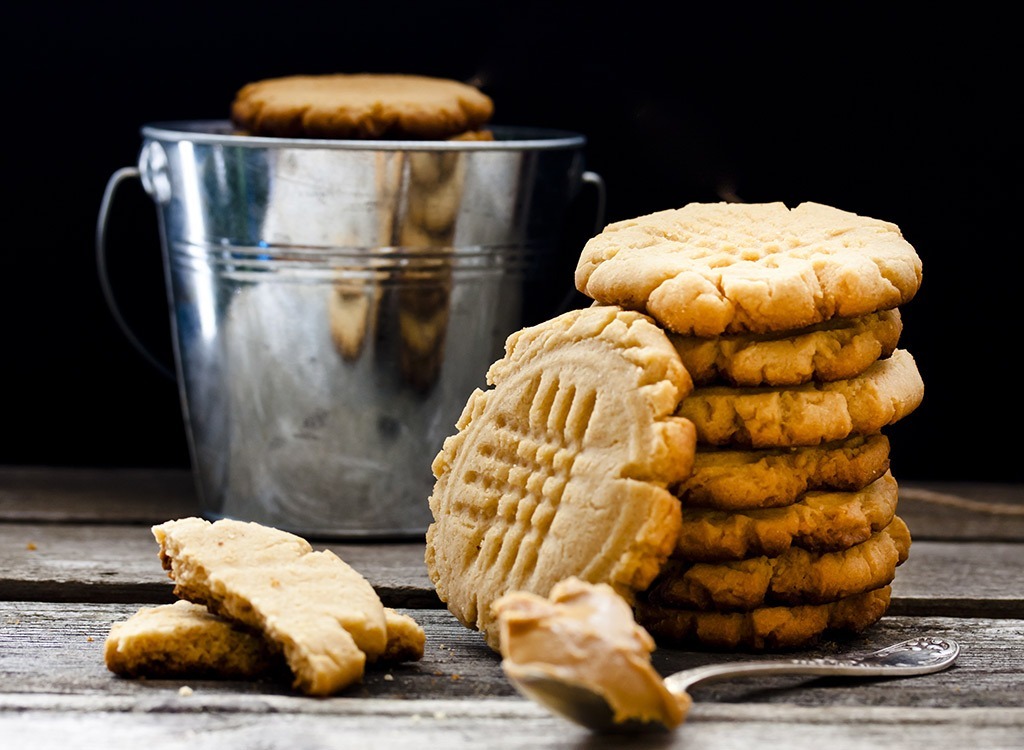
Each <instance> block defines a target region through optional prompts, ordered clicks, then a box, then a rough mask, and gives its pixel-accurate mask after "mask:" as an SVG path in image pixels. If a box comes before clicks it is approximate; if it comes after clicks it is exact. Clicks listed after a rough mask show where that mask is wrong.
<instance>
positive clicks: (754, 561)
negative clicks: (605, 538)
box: [644, 516, 910, 611]
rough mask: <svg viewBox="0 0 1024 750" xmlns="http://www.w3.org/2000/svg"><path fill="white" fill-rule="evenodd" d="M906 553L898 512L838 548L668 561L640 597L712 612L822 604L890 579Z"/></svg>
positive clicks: (904, 530)
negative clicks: (886, 522)
mask: <svg viewBox="0 0 1024 750" xmlns="http://www.w3.org/2000/svg"><path fill="white" fill-rule="evenodd" d="M909 551H910V531H909V529H907V525H906V524H905V523H904V522H903V519H901V518H900V517H899V516H896V517H895V518H893V520H892V522H891V523H890V524H889V525H888V526H886V527H885V528H884V529H882V530H881V531H879V532H877V533H875V534H873V535H872V536H871V537H869V538H868V539H867V540H865V541H863V542H861V543H860V544H856V545H854V546H852V547H849V548H847V549H844V550H839V551H836V552H810V551H808V550H805V549H801V548H800V547H790V548H789V549H788V550H786V551H785V552H783V553H782V554H781V555H779V556H778V557H764V556H760V557H752V558H747V559H745V560H737V561H735V562H723V563H684V562H681V561H670V562H669V564H668V565H667V566H666V567H665V570H663V571H662V573H661V575H660V576H658V579H657V580H656V581H655V582H654V584H653V585H652V586H651V588H650V589H649V590H648V591H647V592H646V593H645V595H644V596H645V598H646V599H647V600H648V601H651V602H655V603H657V604H662V605H664V606H669V607H682V608H687V609H705V610H716V611H732V610H751V609H755V608H757V607H763V606H769V605H773V604H786V605H791V606H792V605H797V604H823V603H825V602H831V601H836V600H837V599H842V598H844V597H847V596H852V595H853V594H860V593H863V592H865V591H870V590H872V589H877V588H880V587H882V586H887V585H888V584H890V583H892V581H893V579H894V578H895V577H896V568H897V567H898V566H900V565H902V564H903V563H904V562H906V559H907V555H908V553H909Z"/></svg>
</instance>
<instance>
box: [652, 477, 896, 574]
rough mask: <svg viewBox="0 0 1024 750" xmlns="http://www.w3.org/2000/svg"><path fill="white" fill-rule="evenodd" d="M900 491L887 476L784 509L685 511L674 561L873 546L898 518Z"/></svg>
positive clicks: (808, 498)
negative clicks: (874, 536) (872, 541)
mask: <svg viewBox="0 0 1024 750" xmlns="http://www.w3.org/2000/svg"><path fill="white" fill-rule="evenodd" d="M898 497H899V488H898V485H897V483H896V480H895V479H894V478H893V476H892V473H891V472H888V471H887V472H886V473H885V474H883V475H882V476H881V477H879V478H878V479H876V480H875V481H874V482H872V483H871V484H869V485H868V486H867V487H865V488H864V489H863V490H858V491H855V492H820V491H812V492H808V493H806V494H805V495H804V496H803V497H801V498H800V500H799V501H797V502H795V503H793V504H792V505H787V506H785V507H782V508H765V509H760V510H748V511H735V512H726V511H720V510H709V509H706V508H685V507H684V508H683V521H682V528H681V530H680V532H679V542H678V544H677V545H676V550H675V552H674V553H673V554H672V556H673V557H675V558H678V559H681V560H685V561H689V562H722V561H725V560H742V559H744V558H748V557H757V556H759V555H766V556H768V557H778V556H779V555H781V554H782V553H783V552H785V551H786V550H788V549H789V548H790V547H793V546H796V547H802V548H804V549H807V550H811V551H819V552H824V551H835V550H841V549H846V548H848V547H852V546H853V545H855V544H860V543H861V542H863V541H865V540H867V539H868V538H869V537H870V536H871V535H872V534H873V533H875V532H877V531H881V530H882V529H884V528H885V527H886V526H888V525H889V524H890V523H891V522H892V520H893V518H894V517H895V515H896V504H897V501H898Z"/></svg>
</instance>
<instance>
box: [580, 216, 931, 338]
mask: <svg viewBox="0 0 1024 750" xmlns="http://www.w3.org/2000/svg"><path fill="white" fill-rule="evenodd" d="M575 279H576V287H577V288H578V289H579V290H580V291H581V292H583V293H584V294H586V295H587V296H588V297H591V298H592V299H595V300H597V301H598V302H601V303H602V304H616V305H621V306H623V307H626V308H629V309H632V310H640V311H643V312H646V313H647V314H649V315H651V316H652V317H653V318H654V319H655V320H657V321H658V322H659V323H661V325H663V326H664V327H665V328H667V329H669V330H671V331H674V332H676V333H680V334H683V335H686V336H719V335H721V334H723V333H725V334H732V333H744V332H753V333H765V332H769V331H788V330H793V329H797V328H804V327H805V326H810V325H815V324H816V323H821V322H822V321H825V320H831V319H832V318H837V317H838V318H854V317H857V316H860V315H868V314H870V313H873V312H878V311H879V310H891V309H892V308H894V307H898V306H899V305H901V304H904V303H906V302H909V301H910V300H911V299H913V297H914V296H915V294H916V293H917V290H918V288H919V287H920V285H921V259H920V258H919V257H918V255H917V252H916V251H915V250H914V248H913V246H911V245H910V243H909V242H907V241H906V239H904V237H903V234H902V233H901V232H900V229H899V227H897V226H896V225H895V224H892V223H890V222H887V221H880V220H878V219H873V218H870V217H866V216H859V215H857V214H854V213H850V212H848V211H842V210H840V209H837V208H833V207H831V206H826V205H822V204H820V203H812V202H808V203H801V204H800V205H799V206H797V207H796V208H793V209H789V208H787V207H786V206H785V205H784V204H782V203H691V204H689V205H686V206H684V207H682V208H679V209H673V210H668V211H659V212H656V213H652V214H648V215H646V216H640V217H637V218H634V219H627V220H625V221H619V222H616V223H613V224H609V225H608V226H607V227H605V228H604V230H603V231H602V232H600V233H599V234H597V235H596V236H595V237H592V238H591V239H590V240H589V241H588V242H587V244H586V245H585V246H584V248H583V251H582V253H581V254H580V258H579V261H578V264H577V267H576V274H575Z"/></svg>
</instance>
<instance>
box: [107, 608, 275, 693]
mask: <svg viewBox="0 0 1024 750" xmlns="http://www.w3.org/2000/svg"><path fill="white" fill-rule="evenodd" d="M103 657H104V660H105V662H106V665H107V669H109V670H110V671H111V672H114V673H116V674H119V675H122V676H124V677H150V678H156V679H159V678H171V677H197V678H205V677H217V678H222V679H253V678H255V677H259V676H261V675H263V674H266V673H268V672H270V671H271V669H272V668H273V667H274V666H275V663H276V660H279V659H280V654H279V653H278V652H277V651H276V650H275V649H274V648H272V647H271V646H270V644H268V643H267V642H266V641H265V640H264V639H263V637H262V636H261V635H260V634H259V633H258V632H256V631H253V630H250V629H248V628H245V627H242V626H240V625H237V624H235V623H233V622H231V621H229V620H225V619H223V618H221V617H218V616H217V615H215V614H212V613H211V612H210V611H209V610H208V609H207V608H206V607H204V606H203V605H201V604H195V603H193V602H188V601H185V600H179V601H176V602H174V603H173V604H163V605H160V606H157V607H143V608H142V609H140V610H139V611H138V612H136V613H135V614H133V615H132V616H131V617H129V618H128V619H127V620H123V621H121V622H115V623H114V624H113V625H111V626H110V632H109V634H108V635H107V640H106V642H105V643H104V651H103ZM278 666H283V665H278Z"/></svg>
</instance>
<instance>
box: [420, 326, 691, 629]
mask: <svg viewBox="0 0 1024 750" xmlns="http://www.w3.org/2000/svg"><path fill="white" fill-rule="evenodd" d="M505 352H506V353H505V356H504V358H502V359H500V360H498V361H497V362H495V363H494V364H492V365H491V367H490V369H489V371H488V373H487V381H488V384H489V385H491V386H493V387H491V388H490V389H488V390H479V389H478V390H476V391H475V392H474V393H473V394H472V395H471V396H470V398H469V400H468V402H467V404H466V407H465V409H464V411H463V413H462V416H461V417H460V418H459V421H458V423H457V424H456V429H457V432H456V433H455V434H454V435H451V436H449V437H448V438H447V439H446V440H445V443H444V446H443V448H442V450H441V451H440V452H439V453H438V455H437V457H436V458H435V459H434V463H433V471H434V475H435V477H436V480H437V481H436V483H435V485H434V489H433V492H432V494H431V496H430V510H431V512H432V514H433V519H434V520H433V523H431V524H430V526H429V528H428V529H427V534H426V541H427V546H426V555H425V561H426V564H427V569H428V572H429V574H430V578H431V580H432V581H433V582H434V584H435V587H436V590H437V593H438V595H439V596H440V598H441V600H442V601H444V602H445V603H446V604H447V605H448V609H449V610H450V611H451V612H452V613H453V614H454V615H455V616H456V617H457V618H458V620H459V621H460V622H462V623H463V624H464V625H466V626H467V627H472V628H478V629H479V630H481V631H482V632H483V633H484V634H485V636H486V639H487V642H488V644H489V645H490V646H491V647H492V648H494V649H497V648H498V632H497V628H496V627H494V625H495V623H494V620H493V616H492V614H491V612H490V605H491V603H492V602H493V601H494V600H495V599H497V598H498V597H500V596H501V595H503V594H505V593H506V592H508V591H513V590H520V591H528V592H531V593H534V594H537V595H540V596H546V595H547V594H548V593H549V591H550V590H551V587H552V586H553V585H554V584H555V583H557V582H558V581H560V580H563V579H565V578H568V577H570V576H576V577H578V578H580V579H582V580H584V581H586V582H589V583H607V584H609V585H610V586H612V587H613V588H614V589H615V590H616V591H617V592H618V593H619V594H620V595H621V596H623V597H624V598H626V599H630V598H631V597H632V596H633V595H634V593H635V592H636V591H638V590H641V589H644V588H646V587H647V586H648V585H649V584H650V583H651V581H652V580H653V579H654V577H655V576H656V575H657V573H658V571H659V570H660V569H661V566H662V564H663V563H664V562H665V559H666V558H667V557H668V555H669V553H670V552H671V551H672V549H673V548H674V547H675V544H676V536H677V534H678V531H679V517H680V506H679V501H678V499H677V498H676V497H675V496H673V495H672V493H671V492H669V490H668V489H667V486H668V485H669V484H672V483H675V482H678V481H679V480H680V479H682V478H683V477H684V476H686V475H687V474H688V473H689V471H690V469H691V465H692V461H693V453H694V449H695V443H696V439H695V434H694V431H693V426H692V425H691V424H690V423H689V422H688V421H687V420H685V419H680V418H678V417H675V416H673V412H674V411H675V409H676V408H677V406H678V404H679V401H680V399H682V398H683V397H684V396H686V394H687V393H689V391H690V389H691V387H692V382H691V380H690V377H689V375H688V374H687V373H686V370H685V369H684V368H683V366H682V363H681V362H680V360H679V354H678V353H677V352H676V350H675V348H674V347H673V346H672V344H671V343H669V340H668V337H667V336H666V335H665V332H664V331H663V330H662V329H660V328H659V327H658V326H656V325H655V324H654V323H653V321H651V320H650V318H648V317H646V316H644V315H641V314H639V313H635V312H627V311H624V310H621V309H619V308H616V307H589V308H586V309H583V310H573V311H570V312H568V313H565V314H563V315H560V316H558V317H555V318H552V319H551V320H548V321H545V322H543V323H541V324H539V325H536V326H533V327H530V328H525V329H522V330H520V331H518V332H516V333H514V334H512V335H511V336H509V338H508V340H507V342H506V347H505Z"/></svg>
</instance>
